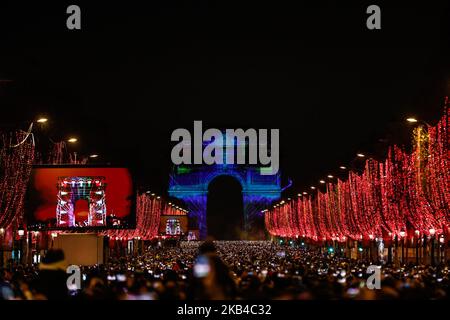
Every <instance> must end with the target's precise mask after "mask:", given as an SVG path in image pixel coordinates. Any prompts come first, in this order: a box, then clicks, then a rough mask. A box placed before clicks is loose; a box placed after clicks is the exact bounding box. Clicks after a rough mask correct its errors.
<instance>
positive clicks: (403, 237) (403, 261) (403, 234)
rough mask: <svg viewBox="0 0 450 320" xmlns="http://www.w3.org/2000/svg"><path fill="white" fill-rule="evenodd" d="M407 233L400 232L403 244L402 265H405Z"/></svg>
mask: <svg viewBox="0 0 450 320" xmlns="http://www.w3.org/2000/svg"><path fill="white" fill-rule="evenodd" d="M405 235H406V232H405V231H400V238H401V244H402V263H403V264H404V263H405Z"/></svg>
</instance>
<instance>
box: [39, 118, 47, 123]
mask: <svg viewBox="0 0 450 320" xmlns="http://www.w3.org/2000/svg"><path fill="white" fill-rule="evenodd" d="M47 121H48V119H47V118H39V119H37V120H36V122H37V123H46V122H47Z"/></svg>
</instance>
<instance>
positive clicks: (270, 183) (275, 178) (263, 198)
mask: <svg viewBox="0 0 450 320" xmlns="http://www.w3.org/2000/svg"><path fill="white" fill-rule="evenodd" d="M235 143H236V141H235ZM224 159H226V154H225V152H224ZM224 162H226V161H224ZM222 175H226V176H231V177H234V178H235V179H236V180H237V181H239V183H240V184H241V187H242V196H243V204H244V230H243V231H244V234H246V235H247V236H248V237H254V235H258V237H259V238H261V233H263V232H264V231H263V230H261V227H260V226H262V228H263V225H264V224H263V220H264V215H263V213H261V210H263V209H264V208H266V207H267V206H268V205H270V204H271V203H272V202H273V201H275V200H277V199H279V198H280V196H281V191H282V189H281V178H280V174H279V173H277V174H274V175H261V167H260V166H257V165H241V164H227V163H224V164H213V165H180V166H174V169H173V172H172V174H171V175H170V181H169V195H170V196H171V197H175V198H178V199H181V200H183V201H184V202H185V204H186V206H187V208H188V210H189V216H190V218H195V219H196V220H197V223H198V229H199V232H200V238H201V239H204V238H205V237H206V236H207V234H208V229H207V223H206V207H207V199H208V186H209V184H210V182H211V181H212V180H214V178H216V177H218V176H222ZM252 235H253V236H252Z"/></svg>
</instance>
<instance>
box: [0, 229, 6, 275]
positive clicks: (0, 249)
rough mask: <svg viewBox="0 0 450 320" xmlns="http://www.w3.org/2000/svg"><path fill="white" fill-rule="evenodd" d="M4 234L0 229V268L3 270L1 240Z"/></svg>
mask: <svg viewBox="0 0 450 320" xmlns="http://www.w3.org/2000/svg"><path fill="white" fill-rule="evenodd" d="M4 234H5V229H4V228H0V268H3V264H4V260H3V259H4V258H3V238H4Z"/></svg>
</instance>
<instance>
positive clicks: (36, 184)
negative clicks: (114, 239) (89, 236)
mask: <svg viewBox="0 0 450 320" xmlns="http://www.w3.org/2000/svg"><path fill="white" fill-rule="evenodd" d="M26 203H27V208H26V212H27V214H28V221H29V223H28V227H29V228H30V229H32V230H38V229H41V230H42V229H61V230H70V229H73V230H77V229H128V228H134V227H135V220H136V215H135V210H136V209H135V208H136V195H135V190H134V185H133V179H132V175H131V173H130V171H129V170H128V169H127V168H117V167H86V166H83V167H81V166H58V167H55V166H36V167H35V168H34V169H33V173H32V177H31V181H30V185H29V191H28V195H27V202H26Z"/></svg>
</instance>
